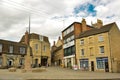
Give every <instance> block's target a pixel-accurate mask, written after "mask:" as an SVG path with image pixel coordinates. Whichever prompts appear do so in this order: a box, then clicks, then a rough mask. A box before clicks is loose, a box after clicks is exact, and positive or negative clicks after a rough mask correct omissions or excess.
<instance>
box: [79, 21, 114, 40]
mask: <svg viewBox="0 0 120 80" xmlns="http://www.w3.org/2000/svg"><path fill="white" fill-rule="evenodd" d="M114 24H116V23H115V22H113V23H110V24H107V25H104V26H102V27H101V28H93V29H90V30H88V31H85V32H83V33H81V34H80V36H79V37H78V38H83V37H87V36H91V35H95V34H100V33H104V32H109V31H110V29H111V27H112V26H113V25H114Z"/></svg>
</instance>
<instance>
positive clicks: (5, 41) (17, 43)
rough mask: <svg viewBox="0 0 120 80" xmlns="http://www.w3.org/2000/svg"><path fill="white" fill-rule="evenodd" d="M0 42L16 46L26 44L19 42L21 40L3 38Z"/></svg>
mask: <svg viewBox="0 0 120 80" xmlns="http://www.w3.org/2000/svg"><path fill="white" fill-rule="evenodd" d="M0 43H2V44H11V45H16V46H26V45H25V44H22V43H19V42H14V41H9V40H3V39H0Z"/></svg>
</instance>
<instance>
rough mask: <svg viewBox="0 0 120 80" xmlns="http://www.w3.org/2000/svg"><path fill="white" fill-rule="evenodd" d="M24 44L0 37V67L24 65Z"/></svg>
mask: <svg viewBox="0 0 120 80" xmlns="http://www.w3.org/2000/svg"><path fill="white" fill-rule="evenodd" d="M26 47H27V46H26V45H25V44H22V43H19V42H13V41H8V40H2V39H0V68H9V67H12V66H14V67H21V66H22V65H24V60H25V59H24V56H25V55H26Z"/></svg>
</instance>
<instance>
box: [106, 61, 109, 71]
mask: <svg viewBox="0 0 120 80" xmlns="http://www.w3.org/2000/svg"><path fill="white" fill-rule="evenodd" d="M105 72H109V65H108V62H105Z"/></svg>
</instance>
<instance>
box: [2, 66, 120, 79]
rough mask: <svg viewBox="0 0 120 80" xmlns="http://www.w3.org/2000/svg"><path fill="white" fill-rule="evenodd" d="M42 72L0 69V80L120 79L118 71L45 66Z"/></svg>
mask: <svg viewBox="0 0 120 80" xmlns="http://www.w3.org/2000/svg"><path fill="white" fill-rule="evenodd" d="M46 69H47V70H46V71H43V72H25V73H22V72H21V70H20V69H18V70H17V72H9V71H8V70H7V69H0V80H39V79H81V80H85V79H88V80H90V79H97V80H100V79H102V80H120V73H104V72H89V71H80V70H77V71H75V70H72V69H66V68H61V67H47V68H46Z"/></svg>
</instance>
